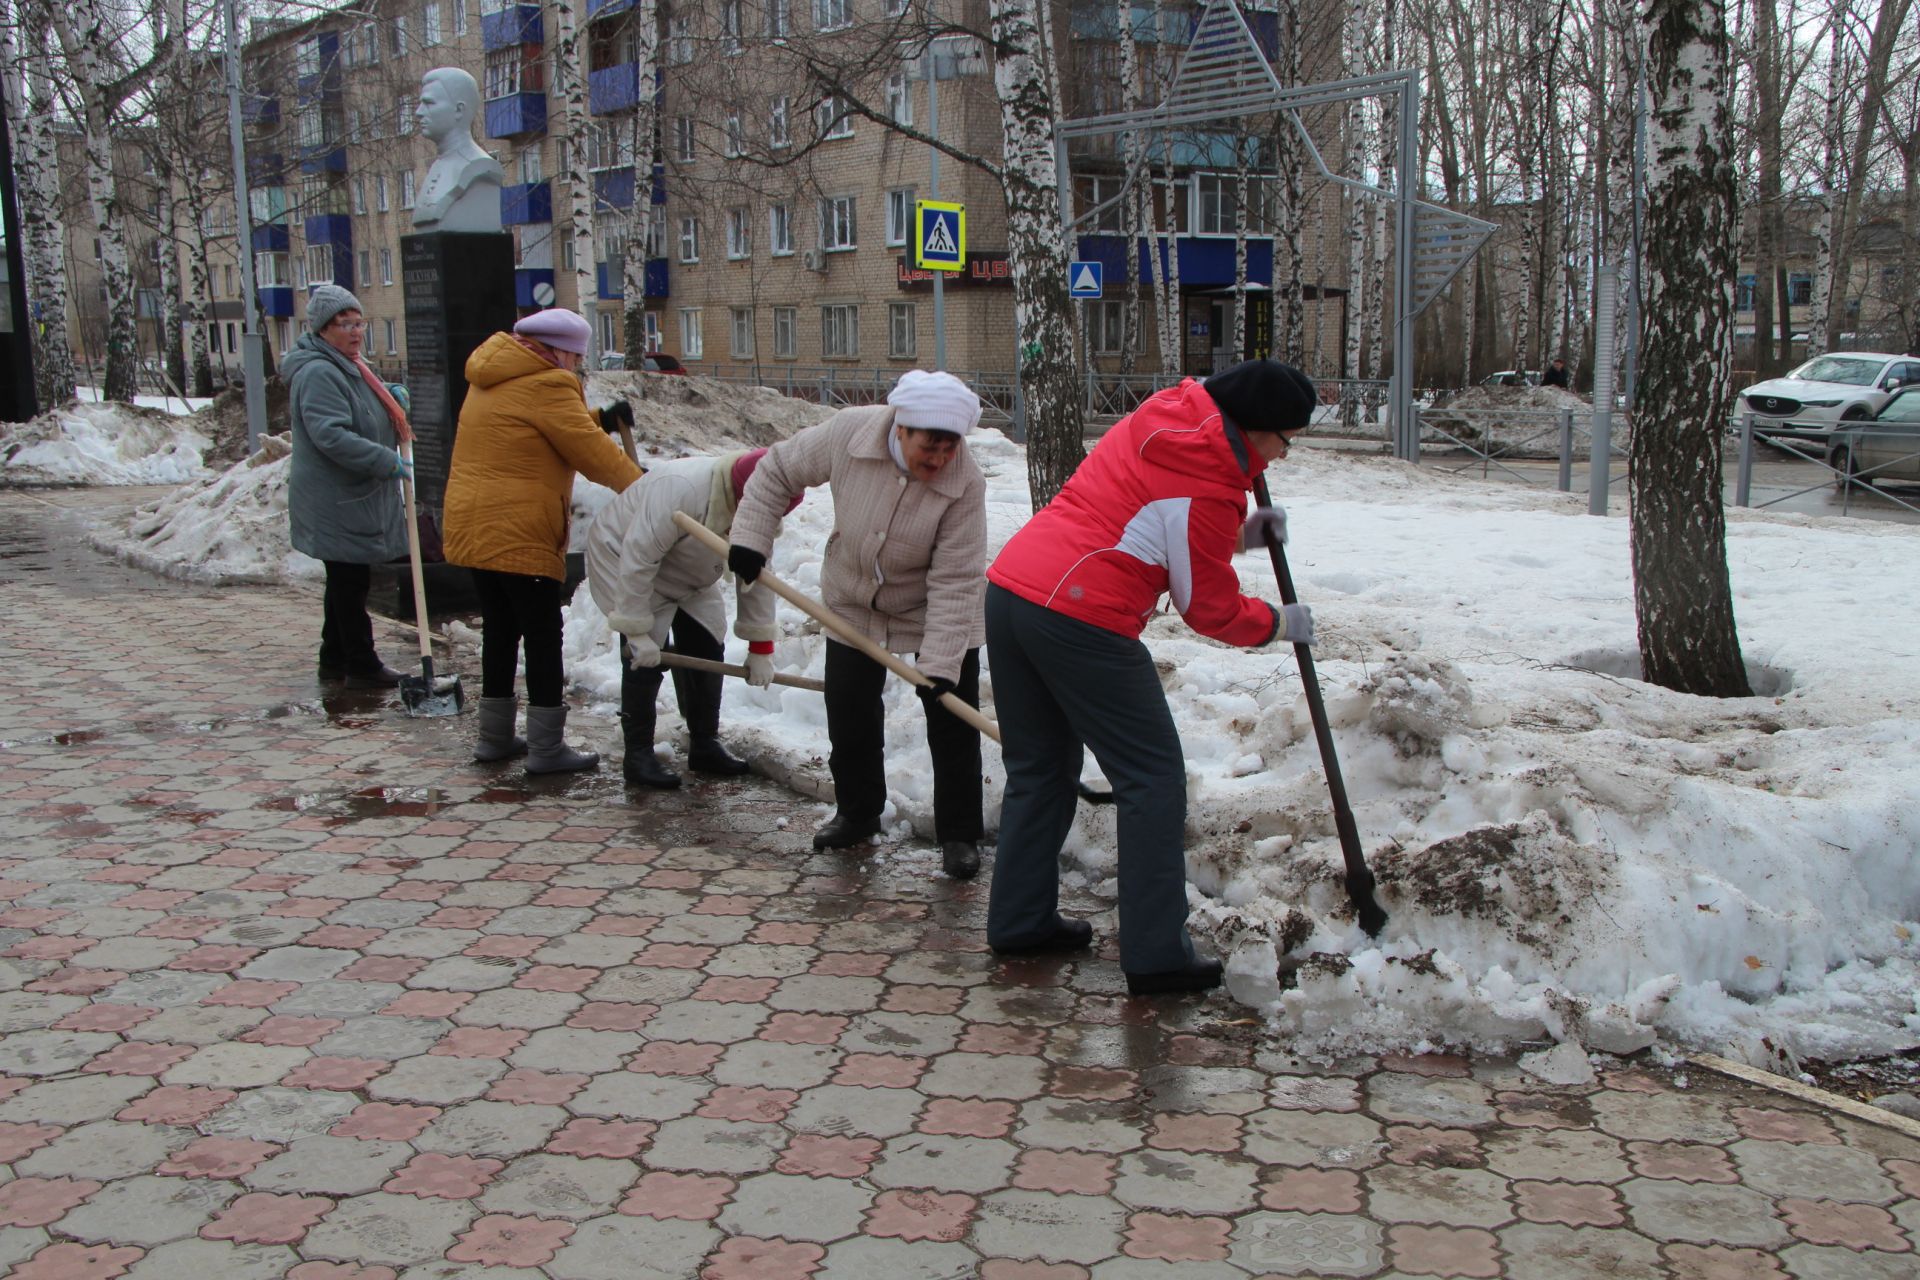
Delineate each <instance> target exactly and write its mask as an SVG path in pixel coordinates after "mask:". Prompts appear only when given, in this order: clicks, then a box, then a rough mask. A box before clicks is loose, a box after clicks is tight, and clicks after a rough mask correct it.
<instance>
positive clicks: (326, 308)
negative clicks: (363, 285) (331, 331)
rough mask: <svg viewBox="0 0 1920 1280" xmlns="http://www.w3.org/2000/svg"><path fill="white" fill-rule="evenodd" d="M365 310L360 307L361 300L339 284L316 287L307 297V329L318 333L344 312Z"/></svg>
mask: <svg viewBox="0 0 1920 1280" xmlns="http://www.w3.org/2000/svg"><path fill="white" fill-rule="evenodd" d="M365 310H366V308H365V307H363V306H361V305H360V299H358V298H356V297H354V296H353V294H352V292H351V291H350V290H347V289H342V288H341V287H340V286H339V285H337V284H323V285H316V286H314V290H313V292H312V293H309V294H308V295H307V328H309V329H311V330H312V331H313V332H315V333H318V332H320V331H321V330H322V329H324V328H326V327H327V325H328V324H330V323H331V322H332V320H333V318H334V317H335V316H337V315H339V314H340V313H341V312H342V311H361V312H364V311H365Z"/></svg>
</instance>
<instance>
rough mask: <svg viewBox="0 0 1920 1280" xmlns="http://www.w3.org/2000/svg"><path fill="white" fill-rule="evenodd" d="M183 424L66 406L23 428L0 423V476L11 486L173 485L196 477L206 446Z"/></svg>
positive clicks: (111, 407) (114, 407) (147, 412)
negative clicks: (21, 484) (23, 484)
mask: <svg viewBox="0 0 1920 1280" xmlns="http://www.w3.org/2000/svg"><path fill="white" fill-rule="evenodd" d="M190 421H191V420H190V419H182V418H178V417H176V416H175V415H172V414H169V413H166V412H165V411H163V410H160V409H150V408H140V407H132V408H130V407H128V406H127V405H123V404H114V403H107V404H91V403H83V402H81V401H69V402H68V403H67V404H66V405H65V406H63V407H61V408H58V409H51V410H49V411H47V412H46V413H43V414H41V415H40V416H39V417H37V418H35V419H33V421H31V422H21V423H0V467H3V468H4V470H0V475H4V477H5V479H6V480H7V481H8V482H9V483H13V484H20V483H32V484H179V483H180V482H181V481H183V480H190V479H192V478H194V477H195V476H198V475H200V474H202V473H203V471H204V468H203V467H202V465H201V458H202V456H203V455H204V454H205V453H206V450H207V445H208V443H209V441H208V440H207V437H206V436H204V435H202V434H201V433H200V432H199V431H197V430H194V429H193V427H191V426H190V425H186V424H187V423H189V422H190Z"/></svg>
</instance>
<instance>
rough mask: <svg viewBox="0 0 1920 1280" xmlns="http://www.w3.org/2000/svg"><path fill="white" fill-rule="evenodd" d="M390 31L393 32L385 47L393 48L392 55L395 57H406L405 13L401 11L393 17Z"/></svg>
mask: <svg viewBox="0 0 1920 1280" xmlns="http://www.w3.org/2000/svg"><path fill="white" fill-rule="evenodd" d="M392 32H393V39H392V40H391V41H389V42H388V46H387V47H388V48H390V49H392V50H393V56H394V57H396V58H404V57H406V56H407V15H406V14H404V13H402V14H398V15H396V16H395V17H394V20H393V28H392Z"/></svg>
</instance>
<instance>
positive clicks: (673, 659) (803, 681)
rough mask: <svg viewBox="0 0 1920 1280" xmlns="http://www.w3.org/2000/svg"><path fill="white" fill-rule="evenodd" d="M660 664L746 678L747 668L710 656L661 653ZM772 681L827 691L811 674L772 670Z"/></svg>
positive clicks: (792, 686)
mask: <svg viewBox="0 0 1920 1280" xmlns="http://www.w3.org/2000/svg"><path fill="white" fill-rule="evenodd" d="M660 665H661V666H663V667H683V668H685V669H686V670H688V671H711V672H713V673H714V674H716V675H723V676H739V677H740V678H741V679H742V680H745V679H746V678H747V669H746V668H745V667H736V666H731V665H729V664H727V663H725V662H715V661H713V660H712V659H711V658H696V657H693V656H692V655H691V654H685V653H663V654H661V655H660ZM773 682H774V683H775V684H784V685H786V686H787V687H789V688H792V689H811V690H813V692H815V693H825V692H826V691H827V684H826V681H824V680H815V679H814V678H813V677H812V676H790V675H788V674H787V673H786V672H784V671H776V672H774V673H773Z"/></svg>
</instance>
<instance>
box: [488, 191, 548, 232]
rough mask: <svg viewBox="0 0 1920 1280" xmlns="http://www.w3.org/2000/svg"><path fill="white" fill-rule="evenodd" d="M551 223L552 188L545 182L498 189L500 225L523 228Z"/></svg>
mask: <svg viewBox="0 0 1920 1280" xmlns="http://www.w3.org/2000/svg"><path fill="white" fill-rule="evenodd" d="M552 221H553V187H552V186H551V185H550V184H548V183H545V182H523V183H521V184H519V185H518V186H513V187H502V188H500V225H501V226H503V227H518V226H524V225H525V224H527V223H530V222H552Z"/></svg>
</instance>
